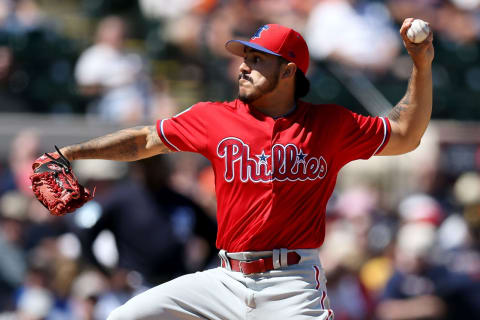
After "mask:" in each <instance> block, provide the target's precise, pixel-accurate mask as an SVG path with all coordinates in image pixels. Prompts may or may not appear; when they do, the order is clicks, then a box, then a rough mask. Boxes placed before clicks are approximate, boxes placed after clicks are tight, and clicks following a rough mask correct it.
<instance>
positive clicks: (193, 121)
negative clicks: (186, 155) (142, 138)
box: [157, 103, 208, 153]
mask: <svg viewBox="0 0 480 320" xmlns="http://www.w3.org/2000/svg"><path fill="white" fill-rule="evenodd" d="M207 111H208V104H207V103H197V104H195V105H193V106H191V107H190V108H188V109H186V110H185V111H183V112H181V113H179V114H177V115H176V116H173V117H171V118H168V119H163V120H158V121H157V133H158V136H159V137H160V139H161V140H162V142H163V143H164V144H165V145H166V146H167V147H168V148H169V149H170V150H172V151H190V152H198V153H203V152H204V151H205V149H206V145H207V134H206V129H205V123H204V120H205V118H206V117H205V113H206V112H207Z"/></svg>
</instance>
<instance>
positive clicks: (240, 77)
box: [238, 73, 252, 82]
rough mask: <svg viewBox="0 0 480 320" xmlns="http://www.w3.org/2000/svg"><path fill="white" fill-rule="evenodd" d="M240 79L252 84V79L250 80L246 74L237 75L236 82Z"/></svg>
mask: <svg viewBox="0 0 480 320" xmlns="http://www.w3.org/2000/svg"><path fill="white" fill-rule="evenodd" d="M240 79H244V80H247V81H249V82H252V78H250V76H249V75H248V74H245V73H240V74H239V75H238V80H240Z"/></svg>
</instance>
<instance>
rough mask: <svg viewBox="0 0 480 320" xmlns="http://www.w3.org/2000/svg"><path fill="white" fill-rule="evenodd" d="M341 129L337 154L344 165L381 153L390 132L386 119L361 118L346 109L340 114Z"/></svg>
mask: <svg viewBox="0 0 480 320" xmlns="http://www.w3.org/2000/svg"><path fill="white" fill-rule="evenodd" d="M342 129H343V130H342V139H341V140H340V146H339V147H340V150H339V151H340V152H339V153H340V157H341V159H342V162H343V163H344V164H346V163H348V162H350V161H353V160H357V159H368V158H370V157H372V156H373V155H375V154H377V153H379V152H380V151H382V149H383V148H384V147H385V146H386V145H387V143H388V140H389V138H390V131H391V128H390V122H389V120H388V118H386V117H369V116H363V115H360V114H357V113H354V112H352V111H350V110H348V109H344V114H342Z"/></svg>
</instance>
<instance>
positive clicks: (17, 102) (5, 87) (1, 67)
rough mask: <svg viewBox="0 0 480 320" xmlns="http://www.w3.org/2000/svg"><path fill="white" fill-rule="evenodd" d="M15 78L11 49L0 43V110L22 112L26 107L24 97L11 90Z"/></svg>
mask: <svg viewBox="0 0 480 320" xmlns="http://www.w3.org/2000/svg"><path fill="white" fill-rule="evenodd" d="M0 10H1V9H0ZM0 19H1V18H0ZM0 24H1V22H0ZM16 78H18V76H17V77H16V76H14V57H13V52H12V49H10V48H9V47H7V46H2V45H0V112H22V111H26V110H27V108H28V107H27V104H26V102H25V101H24V99H23V98H22V97H21V96H20V95H18V94H17V92H15V90H12V86H14V85H15V82H16Z"/></svg>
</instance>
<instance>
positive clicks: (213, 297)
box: [107, 249, 333, 320]
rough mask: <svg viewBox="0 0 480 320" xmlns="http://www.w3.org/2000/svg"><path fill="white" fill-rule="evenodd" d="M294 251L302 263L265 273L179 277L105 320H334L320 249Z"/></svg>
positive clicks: (205, 273) (254, 254)
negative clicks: (319, 255)
mask: <svg viewBox="0 0 480 320" xmlns="http://www.w3.org/2000/svg"><path fill="white" fill-rule="evenodd" d="M294 251H296V252H297V253H298V254H299V255H300V256H301V260H300V262H299V263H298V264H296V265H291V266H287V267H285V266H283V267H282V266H278V265H277V266H276V267H277V268H278V269H275V270H271V271H268V272H264V273H257V274H250V275H244V274H243V273H241V272H235V271H230V270H228V268H221V267H218V268H215V269H210V270H206V271H202V272H196V273H193V274H188V275H185V276H182V277H179V278H177V279H174V280H172V281H169V282H166V283H164V284H161V285H159V286H156V287H154V288H152V289H150V290H147V291H145V292H143V293H141V294H139V295H138V296H135V297H133V298H132V299H130V300H129V301H127V302H126V303H125V304H124V305H122V306H120V307H118V308H117V309H115V310H114V311H113V312H112V313H111V314H110V316H109V317H108V319H107V320H158V319H165V320H173V319H175V320H177V319H178V320H194V319H195V320H196V319H211V320H250V319H252V320H253V319H261V320H270V319H271V320H279V319H289V320H303V319H305V320H306V319H319V320H333V312H332V310H331V309H330V306H329V302H328V297H327V291H326V286H325V285H326V279H325V275H324V272H323V269H322V267H321V264H320V260H319V257H318V250H317V249H300V250H294ZM225 254H227V255H228V256H229V257H230V258H234V259H239V260H243V259H254V258H259V257H262V256H263V257H265V256H267V255H270V256H271V255H272V251H263V252H243V253H225V252H224V251H223V250H222V251H220V256H222V255H225ZM277 254H278V251H277ZM274 257H275V256H274Z"/></svg>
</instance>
